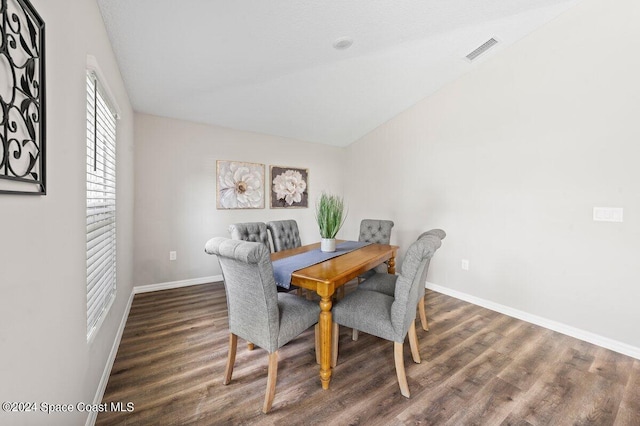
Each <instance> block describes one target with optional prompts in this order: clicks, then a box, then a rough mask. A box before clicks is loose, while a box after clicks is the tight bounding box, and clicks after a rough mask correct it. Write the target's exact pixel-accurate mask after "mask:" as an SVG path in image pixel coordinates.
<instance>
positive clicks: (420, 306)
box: [418, 297, 429, 331]
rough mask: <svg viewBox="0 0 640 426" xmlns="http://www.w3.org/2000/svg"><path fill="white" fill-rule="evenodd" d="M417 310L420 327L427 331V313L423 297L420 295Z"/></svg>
mask: <svg viewBox="0 0 640 426" xmlns="http://www.w3.org/2000/svg"><path fill="white" fill-rule="evenodd" d="M418 310H419V311H420V322H421V323H422V329H423V330H424V331H429V323H428V322H427V313H426V311H425V310H424V297H421V298H420V300H419V301H418Z"/></svg>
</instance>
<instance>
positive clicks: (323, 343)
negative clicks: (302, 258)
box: [318, 286, 334, 389]
mask: <svg viewBox="0 0 640 426" xmlns="http://www.w3.org/2000/svg"><path fill="white" fill-rule="evenodd" d="M331 287H333V286H331ZM318 290H321V289H320V288H318ZM333 290H334V289H333V288H326V287H325V288H324V289H322V291H318V295H319V296H320V319H319V321H318V322H319V323H320V381H321V382H322V389H329V382H330V381H331V328H332V327H331V305H332V303H331V297H332V296H333V293H334V291H333Z"/></svg>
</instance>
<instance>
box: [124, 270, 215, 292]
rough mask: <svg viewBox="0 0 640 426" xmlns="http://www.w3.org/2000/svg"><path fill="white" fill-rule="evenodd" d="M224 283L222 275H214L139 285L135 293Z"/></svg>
mask: <svg viewBox="0 0 640 426" xmlns="http://www.w3.org/2000/svg"><path fill="white" fill-rule="evenodd" d="M220 281H222V275H212V276H210V277H202V278H191V279H188V280H181V281H169V282H166V283H158V284H147V285H137V286H135V287H134V288H133V291H134V292H135V293H136V294H138V293H148V292H150V291H159V290H169V289H172V288H180V287H188V286H190V285H199V284H209V283H215V282H220Z"/></svg>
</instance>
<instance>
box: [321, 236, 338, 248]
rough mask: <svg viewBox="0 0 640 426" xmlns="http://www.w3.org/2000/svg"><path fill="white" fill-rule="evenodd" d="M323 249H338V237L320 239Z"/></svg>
mask: <svg viewBox="0 0 640 426" xmlns="http://www.w3.org/2000/svg"><path fill="white" fill-rule="evenodd" d="M320 250H321V251H336V239H335V238H323V239H321V240H320Z"/></svg>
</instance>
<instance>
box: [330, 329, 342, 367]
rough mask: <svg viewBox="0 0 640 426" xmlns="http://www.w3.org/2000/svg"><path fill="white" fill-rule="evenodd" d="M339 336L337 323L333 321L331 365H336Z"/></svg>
mask: <svg viewBox="0 0 640 426" xmlns="http://www.w3.org/2000/svg"><path fill="white" fill-rule="evenodd" d="M339 337H340V326H339V325H338V323H336V322H334V323H333V330H331V367H332V368H333V367H335V366H336V365H338V341H339V340H340V339H339Z"/></svg>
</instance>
